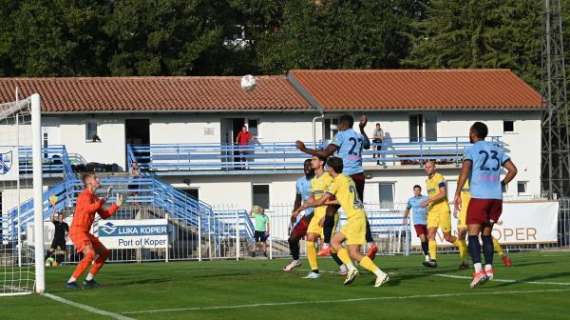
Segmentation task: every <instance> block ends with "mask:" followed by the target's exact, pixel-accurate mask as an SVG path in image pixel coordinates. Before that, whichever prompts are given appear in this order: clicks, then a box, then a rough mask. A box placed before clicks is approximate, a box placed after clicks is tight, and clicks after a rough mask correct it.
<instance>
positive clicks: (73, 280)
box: [67, 276, 77, 283]
mask: <svg viewBox="0 0 570 320" xmlns="http://www.w3.org/2000/svg"><path fill="white" fill-rule="evenodd" d="M75 281H77V279H75V278H74V277H73V276H71V277H70V278H69V280H67V283H72V282H75Z"/></svg>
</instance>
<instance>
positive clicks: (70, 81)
mask: <svg viewBox="0 0 570 320" xmlns="http://www.w3.org/2000/svg"><path fill="white" fill-rule="evenodd" d="M16 87H18V88H19V92H20V96H21V97H24V96H29V95H31V94H32V93H35V92H37V93H39V94H40V95H41V97H42V104H43V111H44V112H141V111H146V112H153V111H157V112H159V111H172V112H177V111H213V112H216V111H285V110H294V111H303V110H309V109H310V106H309V104H308V102H307V101H306V100H305V99H303V97H302V96H301V95H300V94H299V93H298V92H297V91H296V90H295V89H294V88H293V87H292V86H291V85H290V83H289V82H288V81H287V79H286V78H285V77H284V76H261V77H257V87H256V89H255V90H254V91H251V92H244V91H243V90H242V89H241V88H240V77H94V78H81V77H78V78H0V103H2V102H8V101H13V100H14V96H15V89H16Z"/></svg>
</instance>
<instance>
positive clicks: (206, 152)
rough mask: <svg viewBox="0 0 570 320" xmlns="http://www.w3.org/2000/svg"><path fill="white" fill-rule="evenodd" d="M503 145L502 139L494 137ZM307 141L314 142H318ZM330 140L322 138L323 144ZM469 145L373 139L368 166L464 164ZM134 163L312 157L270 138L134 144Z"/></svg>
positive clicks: (243, 162)
mask: <svg viewBox="0 0 570 320" xmlns="http://www.w3.org/2000/svg"><path fill="white" fill-rule="evenodd" d="M489 139H490V140H492V141H496V142H498V143H501V141H500V138H499V137H490V138H489ZM307 145H309V146H312V143H308V144H307ZM326 145H327V142H319V143H318V144H317V148H323V147H325V146H326ZM467 146H469V139H468V138H467V137H448V138H439V139H438V140H437V141H426V140H423V139H422V140H419V141H417V142H410V141H409V138H391V139H389V140H385V141H384V142H383V143H372V144H371V148H370V149H369V150H363V153H362V160H363V163H364V164H367V163H368V164H372V163H376V162H381V163H383V164H385V165H390V166H395V165H402V166H407V165H408V166H409V165H416V164H419V163H421V162H422V161H425V160H428V159H434V160H436V161H438V162H440V163H444V164H456V165H459V164H460V162H461V159H462V157H463V150H464V149H465V147H467ZM127 149H128V150H127V155H128V161H129V166H130V164H131V163H132V161H134V160H136V161H137V162H138V163H139V166H140V167H141V169H142V170H143V171H144V172H150V173H157V174H168V173H175V172H184V173H190V174H191V173H193V172H196V173H202V174H204V173H210V174H220V173H241V172H242V171H243V170H249V171H261V172H269V173H270V172H283V171H290V170H294V171H299V172H300V171H301V170H302V165H303V161H304V160H305V159H306V158H307V155H306V154H305V153H302V152H300V151H299V150H297V148H296V147H295V144H294V143H291V142H274V143H271V142H264V143H256V144H250V145H222V144H151V145H128V147H127Z"/></svg>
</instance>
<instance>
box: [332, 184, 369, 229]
mask: <svg viewBox="0 0 570 320" xmlns="http://www.w3.org/2000/svg"><path fill="white" fill-rule="evenodd" d="M328 192H329V193H331V194H333V195H334V196H335V197H336V200H337V201H338V203H339V204H340V206H341V208H342V210H343V211H344V213H345V214H346V217H347V218H348V219H352V218H357V217H364V216H365V215H366V213H365V212H364V205H363V204H362V201H361V200H360V199H359V198H358V193H357V192H356V186H355V185H354V181H353V180H352V178H351V177H348V176H345V175H344V174H339V175H338V176H336V178H334V181H333V183H332V184H331V185H330V187H329V190H328Z"/></svg>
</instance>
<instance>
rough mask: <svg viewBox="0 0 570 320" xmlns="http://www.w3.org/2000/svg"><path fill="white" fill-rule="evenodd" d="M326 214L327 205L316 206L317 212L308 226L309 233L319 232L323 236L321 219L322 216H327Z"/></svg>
mask: <svg viewBox="0 0 570 320" xmlns="http://www.w3.org/2000/svg"><path fill="white" fill-rule="evenodd" d="M326 214H327V207H326V206H320V207H316V208H315V213H314V214H313V218H312V219H311V222H310V223H309V227H308V228H307V233H314V234H318V235H320V236H321V237H322V236H323V227H321V226H320V225H319V222H320V221H321V219H322V218H324V217H325V215H326Z"/></svg>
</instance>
